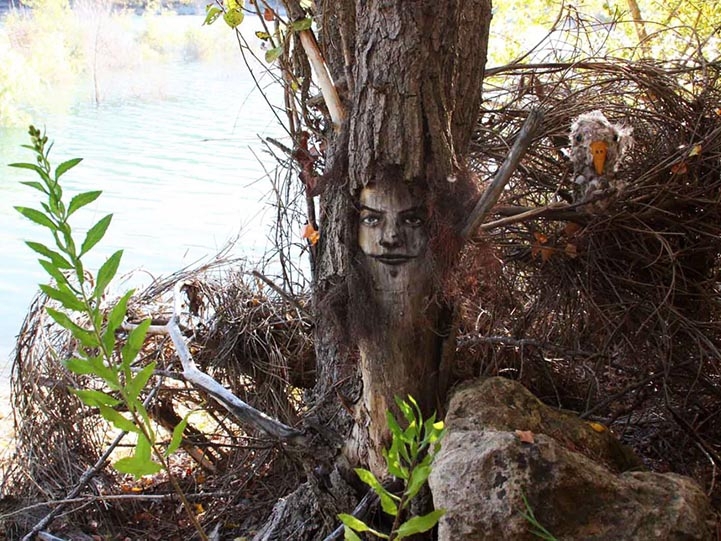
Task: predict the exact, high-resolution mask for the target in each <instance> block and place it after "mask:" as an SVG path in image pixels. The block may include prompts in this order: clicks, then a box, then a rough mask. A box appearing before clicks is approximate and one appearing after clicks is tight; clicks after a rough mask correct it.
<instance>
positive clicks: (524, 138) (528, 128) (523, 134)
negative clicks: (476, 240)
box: [462, 109, 543, 239]
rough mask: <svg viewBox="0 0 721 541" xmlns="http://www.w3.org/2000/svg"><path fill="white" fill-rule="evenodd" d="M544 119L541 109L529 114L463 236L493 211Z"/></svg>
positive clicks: (467, 224) (467, 223) (470, 233)
mask: <svg viewBox="0 0 721 541" xmlns="http://www.w3.org/2000/svg"><path fill="white" fill-rule="evenodd" d="M542 121H543V112H542V111H541V110H540V109H532V110H531V112H530V113H529V114H528V118H526V121H525V122H524V123H523V127H522V128H521V131H520V132H519V133H518V137H516V140H515V141H514V143H513V146H512V147H511V151H510V152H509V153H508V155H507V156H506V159H505V161H504V162H503V164H501V167H499V168H498V171H496V175H495V177H494V179H493V182H491V184H490V186H488V188H487V189H486V191H485V192H483V195H482V196H481V199H480V200H479V201H478V203H476V206H475V207H474V209H473V210H472V211H471V214H470V216H469V217H468V221H467V222H466V225H465V226H464V227H463V232H462V235H463V238H466V239H467V238H469V237H470V236H471V235H472V234H473V232H474V231H475V230H476V229H477V228H478V226H479V225H481V222H482V221H483V219H484V218H485V217H486V216H487V215H488V213H489V212H490V211H491V209H492V208H493V205H495V204H496V201H498V198H499V197H500V196H501V193H503V188H504V187H505V186H506V184H507V183H508V181H509V180H510V178H511V175H512V174H513V172H514V171H515V170H516V168H517V167H518V164H519V163H520V162H521V158H523V155H524V154H525V153H526V150H528V147H529V146H530V145H531V141H532V140H533V137H534V136H535V135H536V132H537V131H538V129H539V128H540V127H541V122H542Z"/></svg>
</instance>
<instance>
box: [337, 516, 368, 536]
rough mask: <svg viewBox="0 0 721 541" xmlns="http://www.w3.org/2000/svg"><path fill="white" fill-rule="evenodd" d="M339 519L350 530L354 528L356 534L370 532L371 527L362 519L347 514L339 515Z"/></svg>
mask: <svg viewBox="0 0 721 541" xmlns="http://www.w3.org/2000/svg"><path fill="white" fill-rule="evenodd" d="M338 518H339V519H340V521H341V522H342V523H343V524H345V525H346V526H348V527H349V528H352V529H353V530H355V531H356V532H367V531H369V530H370V526H368V525H367V524H366V523H365V522H363V521H362V520H361V519H359V518H356V517H354V516H353V515H349V514H347V513H339V514H338Z"/></svg>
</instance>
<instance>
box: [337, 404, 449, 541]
mask: <svg viewBox="0 0 721 541" xmlns="http://www.w3.org/2000/svg"><path fill="white" fill-rule="evenodd" d="M396 404H397V405H398V408H399V409H400V411H401V413H402V414H403V417H404V418H405V419H406V422H407V423H408V426H407V427H406V428H405V429H402V428H401V427H400V425H399V424H398V421H397V420H396V418H395V417H394V416H393V414H392V413H391V412H390V411H387V412H386V419H387V421H388V427H389V429H390V431H391V435H392V440H391V446H390V448H388V449H384V450H383V457H384V458H385V461H386V465H387V468H388V472H389V473H390V474H391V475H393V476H395V477H397V478H398V479H402V480H403V481H404V489H403V493H402V494H401V495H400V496H396V495H395V494H393V493H391V492H389V491H388V490H386V488H385V487H384V486H383V485H382V484H381V483H380V481H378V479H377V478H376V476H375V475H373V473H371V472H370V471H369V470H366V469H364V468H356V470H355V471H356V473H357V474H358V477H360V479H361V481H363V482H364V483H365V484H367V485H368V486H369V487H371V489H373V491H374V492H375V493H376V494H377V495H378V497H379V498H380V502H381V508H382V509H383V512H385V513H386V514H388V515H390V516H391V517H393V526H392V527H391V531H390V533H389V534H385V533H383V532H379V531H377V530H374V529H373V528H371V527H370V526H368V525H367V524H366V523H365V522H363V521H362V520H360V519H358V518H356V517H354V516H353V515H348V514H345V513H341V514H340V515H338V518H340V520H341V521H342V522H343V525H344V530H345V539H346V541H360V537H359V536H358V535H357V533H356V532H358V533H362V532H367V533H370V534H372V535H375V536H376V537H378V538H380V539H389V540H397V539H404V538H406V537H410V536H411V535H414V534H417V533H422V532H426V531H428V530H430V529H431V528H433V527H434V526H435V525H436V524H437V523H438V520H439V519H440V518H441V517H442V516H443V514H444V513H445V510H443V509H436V510H433V511H431V512H430V513H428V514H426V515H423V516H414V517H410V518H408V519H407V520H405V519H406V516H407V514H408V506H409V505H410V503H411V501H412V500H413V498H415V497H416V495H417V494H418V491H419V490H420V489H421V488H422V487H423V485H424V484H425V483H426V481H427V480H428V476H429V475H430V473H431V468H432V463H433V460H434V458H435V457H436V454H437V453H438V451H439V450H440V447H441V444H440V439H441V437H442V436H443V432H444V428H443V421H436V416H435V414H433V415H432V416H431V417H430V418H428V419H426V420H424V419H423V415H422V413H421V410H420V408H419V407H418V403H417V402H416V401H415V400H414V399H413V397H412V396H408V402H406V401H404V400H402V399H400V398H398V397H396Z"/></svg>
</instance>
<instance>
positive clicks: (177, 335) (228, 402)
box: [167, 315, 309, 446]
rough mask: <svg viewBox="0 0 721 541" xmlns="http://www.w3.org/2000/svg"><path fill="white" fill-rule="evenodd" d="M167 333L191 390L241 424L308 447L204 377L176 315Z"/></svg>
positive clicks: (300, 436)
mask: <svg viewBox="0 0 721 541" xmlns="http://www.w3.org/2000/svg"><path fill="white" fill-rule="evenodd" d="M167 328H168V334H169V335H170V339H171V340H172V341H173V345H174V346H175V350H176V352H177V353H178V357H179V358H180V362H181V364H182V365H183V377H184V378H185V379H186V380H187V381H189V382H190V383H192V384H193V385H194V386H195V387H197V388H199V389H201V390H203V391H205V392H206V393H208V394H209V395H210V396H212V397H213V398H215V399H216V400H217V401H218V402H219V403H220V404H221V405H222V406H223V407H224V408H225V409H227V410H228V411H229V412H230V413H232V414H233V416H235V418H236V419H238V420H239V421H240V422H241V423H243V424H246V425H250V426H252V427H254V428H257V429H259V430H262V431H263V432H265V433H266V434H268V435H269V436H272V437H274V438H277V439H279V440H282V441H286V442H288V443H293V444H295V445H301V446H308V445H309V442H308V438H307V437H306V436H305V434H303V433H302V432H300V431H299V430H296V429H295V428H291V427H289V426H287V425H284V424H283V423H281V422H280V421H276V420H275V419H273V418H271V417H270V416H268V415H266V414H265V413H263V412H262V411H259V410H257V409H255V408H254V407H252V406H250V405H249V404H246V403H245V402H243V401H242V400H241V399H240V398H238V397H237V396H235V395H234V394H233V393H231V392H230V391H229V390H228V389H226V388H225V387H223V386H222V385H221V384H220V383H218V382H217V381H215V380H214V379H213V378H212V377H210V376H209V375H208V374H206V373H204V372H201V371H200V370H199V369H198V367H197V366H196V364H195V361H194V360H193V358H192V356H191V355H190V350H189V349H188V346H187V345H186V344H185V340H184V339H183V335H182V333H181V332H180V327H179V326H178V321H177V315H176V316H173V318H172V319H171V320H170V321H169V322H168V325H167Z"/></svg>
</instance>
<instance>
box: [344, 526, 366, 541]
mask: <svg viewBox="0 0 721 541" xmlns="http://www.w3.org/2000/svg"><path fill="white" fill-rule="evenodd" d="M343 539H344V540H345V541H363V540H362V539H361V538H360V537H358V534H356V533H355V532H354V531H353V530H351V529H350V528H349V527H348V526H346V525H345V524H344V525H343Z"/></svg>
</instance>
